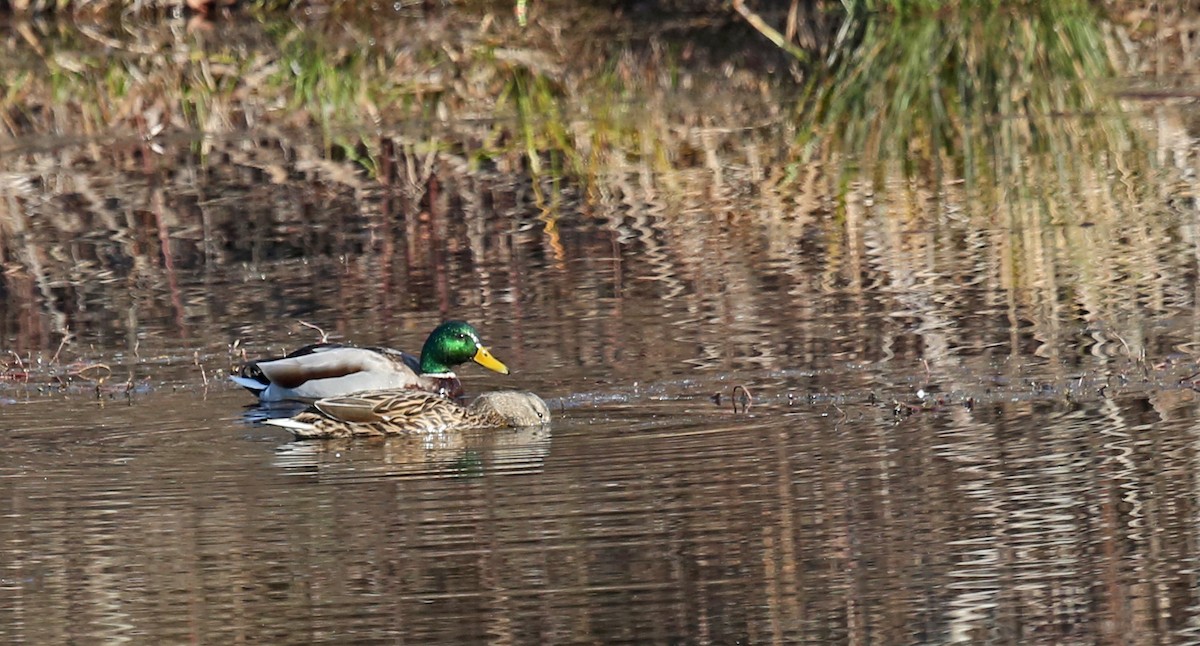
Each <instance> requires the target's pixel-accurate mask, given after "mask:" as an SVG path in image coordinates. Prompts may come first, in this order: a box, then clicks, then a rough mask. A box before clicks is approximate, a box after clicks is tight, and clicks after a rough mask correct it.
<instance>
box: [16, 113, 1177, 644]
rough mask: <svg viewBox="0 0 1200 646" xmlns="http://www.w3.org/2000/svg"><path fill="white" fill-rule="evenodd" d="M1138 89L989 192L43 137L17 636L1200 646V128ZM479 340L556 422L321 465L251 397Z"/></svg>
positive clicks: (29, 220)
mask: <svg viewBox="0 0 1200 646" xmlns="http://www.w3.org/2000/svg"><path fill="white" fill-rule="evenodd" d="M1125 108H1126V109H1127V111H1124V112H1120V113H1117V114H1110V113H1101V114H1099V115H1098V116H1097V115H1095V114H1091V113H1089V114H1088V116H1087V117H1086V118H1084V117H1074V116H1072V115H1071V114H1067V115H1064V116H1062V117H1061V124H1060V125H1061V126H1062V128H1063V130H1064V132H1069V133H1079V132H1083V133H1099V135H1098V136H1097V137H1096V139H1099V140H1104V141H1105V142H1106V144H1105V145H1108V144H1111V145H1113V146H1116V147H1117V148H1114V149H1112V150H1107V149H1106V150H1104V151H1097V150H1095V149H1087V150H1083V151H1081V152H1080V154H1079V155H1078V156H1077V157H1073V158H1071V159H1070V160H1068V161H1069V162H1070V163H1069V164H1067V163H1064V164H1061V165H1056V164H1058V162H1059V161H1062V160H1061V159H1058V158H1054V159H1050V160H1049V161H1047V158H1046V157H1047V156H1046V155H1045V151H1044V150H1041V149H1037V150H1035V149H1036V146H1034V147H1032V148H1030V150H1028V151H1026V152H1027V153H1028V156H1021V155H1017V156H1016V157H1015V158H1014V159H1015V162H1014V165H1013V166H1012V167H1005V168H998V169H994V170H995V173H994V176H986V177H984V178H980V177H972V178H970V181H966V180H960V179H956V178H954V177H945V176H942V175H941V174H940V172H941V170H940V169H939V170H938V171H937V172H935V171H934V170H933V169H926V171H927V172H925V171H922V172H923V174H921V175H920V177H917V178H915V179H914V178H909V177H902V176H901V175H899V174H898V173H897V170H896V169H893V168H880V169H878V170H870V172H868V173H865V174H864V177H865V178H864V179H854V177H853V176H850V175H849V174H848V172H847V174H840V173H842V169H837V168H825V167H822V166H820V165H813V166H811V167H806V168H803V169H801V170H799V171H797V173H798V174H799V175H798V176H797V177H795V178H794V181H793V183H792V184H784V183H782V182H780V183H779V186H775V185H773V184H772V183H770V182H767V181H766V180H765V179H764V177H758V179H757V180H755V179H754V176H753V174H754V172H757V171H756V170H755V168H756V167H755V164H756V163H757V162H756V161H755V160H757V159H758V158H757V157H754V156H753V155H751V152H753V151H748V149H747V150H742V149H739V148H737V146H738V145H739V142H741V141H742V140H743V139H750V138H753V137H759V138H760V139H757V140H756V141H758V142H759V143H761V142H764V141H766V142H769V141H775V142H788V141H791V140H792V138H793V137H794V135H795V133H794V132H791V131H788V130H787V127H786V124H775V125H769V126H763V127H757V126H756V128H754V129H749V130H745V131H741V130H728V129H727V130H703V131H702V132H699V134H697V135H696V136H695V137H694V140H695V141H696V142H700V143H696V146H697V148H695V149H694V150H693V151H692V152H691V153H690V154H691V156H692V157H695V158H696V162H695V166H694V167H692V168H688V169H685V170H683V171H679V172H678V173H677V174H676V175H675V176H673V177H669V178H661V177H658V176H656V175H654V172H655V171H654V169H651V168H649V167H642V166H635V167H629V168H625V169H620V168H617V169H611V170H610V171H605V172H609V173H611V175H605V174H604V173H601V174H600V175H601V176H600V177H597V178H595V179H596V183H597V186H593V187H591V188H592V190H591V192H587V191H582V190H579V191H573V190H570V189H568V190H564V191H561V192H559V191H557V189H556V190H555V191H554V193H555V194H556V195H558V196H559V197H558V198H557V199H558V201H556V202H554V203H553V204H547V203H545V202H543V201H539V199H538V198H536V197H535V196H534V194H533V193H534V192H533V191H532V190H531V189H530V186H529V185H528V184H527V183H523V182H521V181H515V180H512V179H510V178H506V176H505V175H504V174H503V173H499V172H490V173H489V172H480V173H476V174H472V173H470V172H462V171H461V169H463V168H468V165H467V164H466V163H465V162H463V160H462V159H460V158H457V157H453V153H452V152H445V153H444V154H443V157H442V161H443V162H444V163H443V164H442V166H441V167H440V168H441V170H439V171H436V173H440V174H437V176H436V178H435V179H436V180H437V181H432V180H430V181H428V182H427V183H426V185H424V186H422V187H417V189H416V190H413V187H404V186H390V187H389V186H380V185H377V184H375V183H371V182H367V181H363V180H362V177H361V176H359V175H355V174H354V173H346V175H347V176H351V179H346V177H345V176H339V175H337V173H333V172H328V169H329V168H331V167H336V166H337V164H336V163H335V162H334V161H330V160H327V159H322V160H321V163H320V164H313V163H311V162H312V160H311V159H308V158H305V157H304V155H303V154H302V152H303V150H305V148H304V146H307V145H308V144H309V143H310V142H306V141H303V139H304V138H305V135H304V134H303V133H296V134H295V138H296V141H293V140H291V139H289V138H287V137H284V138H282V139H279V138H277V137H279V135H278V134H277V133H276V134H263V135H261V136H259V137H242V138H239V137H237V136H230V137H226V138H221V137H213V138H207V139H205V140H204V141H203V146H200V145H199V143H198V142H195V141H192V140H184V141H175V140H172V139H168V138H163V139H161V140H156V141H155V146H156V148H155V149H154V150H153V151H152V152H151V151H150V149H149V148H147V147H146V146H145V145H144V143H143V142H141V141H140V140H139V141H132V142H130V141H125V140H117V141H116V142H115V143H114V142H113V141H111V140H103V141H102V142H101V144H99V145H98V144H95V143H94V142H93V143H88V142H86V141H85V142H83V143H80V141H79V140H71V141H66V142H55V141H41V140H39V141H37V142H36V144H35V143H34V142H32V141H24V142H20V141H18V142H15V143H14V142H2V143H3V147H0V149H2V150H4V154H3V155H0V198H2V199H0V253H2V257H0V262H2V264H3V269H4V271H3V273H2V275H0V285H2V287H3V292H2V294H3V299H0V344H2V346H0V350H3V355H2V356H0V402H2V403H0V515H2V516H3V522H2V523H0V641H3V642H5V643H21V642H24V643H44V644H64V643H112V642H121V641H130V642H133V643H152V644H157V643H180V642H199V643H213V644H225V643H236V642H246V643H270V644H284V643H297V644H309V643H331V644H345V643H387V644H394V643H415V644H431V643H450V644H462V643H523V644H531V643H590V644H608V643H636V644H643V643H656V644H681V643H712V644H734V643H742V644H760V643H777V644H790V643H819V644H828V643H835V644H863V643H875V644H908V643H972V644H975V643H994V644H1032V643H1045V644H1094V643H1122V644H1125V643H1147V644H1149V643H1155V644H1157V643H1194V642H1197V641H1200V637H1198V635H1197V629H1198V627H1200V585H1198V584H1200V581H1197V577H1198V575H1197V572H1200V550H1198V545H1200V464H1197V453H1198V450H1200V426H1198V424H1197V414H1198V411H1200V405H1198V404H1200V402H1197V397H1198V394H1197V392H1196V390H1195V387H1196V386H1197V383H1198V380H1200V376H1198V375H1200V362H1198V361H1197V359H1198V357H1197V349H1198V348H1200V316H1198V315H1197V311H1198V310H1197V290H1196V279H1197V275H1198V274H1200V271H1198V264H1197V258H1198V257H1200V231H1198V230H1197V224H1196V223H1197V212H1196V207H1195V193H1196V191H1195V190H1194V187H1193V184H1194V178H1195V177H1196V176H1197V175H1196V173H1195V169H1194V168H1192V167H1191V166H1192V165H1194V161H1193V160H1194V159H1195V158H1196V155H1195V154H1194V151H1195V149H1196V140H1195V138H1194V137H1192V136H1191V135H1190V134H1188V131H1187V127H1186V124H1188V123H1194V122H1196V119H1195V117H1196V115H1195V112H1194V109H1192V108H1191V107H1190V106H1187V105H1182V106H1180V105H1151V106H1149V107H1147V106H1145V105H1141V104H1137V105H1132V106H1129V105H1127V106H1125ZM688 123H691V122H690V121H689V122H688ZM1023 123H1024V122H1022V121H1021V120H1019V119H1011V120H1005V121H1003V123H1000V124H998V125H997V127H1012V128H1014V129H1018V130H1019V129H1020V128H1022V127H1023V126H1022V124H1023ZM1040 124H1041V122H1039V127H1040ZM688 127H690V126H681V128H683V129H684V130H686V128H688ZM772 128H778V129H777V130H772ZM1031 129H1032V130H1036V128H1031ZM729 133H735V134H736V136H733V135H730V134H729ZM1114 133H1115V134H1114ZM1017 134H1018V135H1019V134H1020V133H1017ZM1110 135H1111V136H1110ZM290 136H291V135H289V137H290ZM719 136H728V137H729V138H728V139H726V140H723V141H725V148H723V149H722V150H721V153H722V154H723V155H729V156H730V157H738V155H741V154H743V153H744V154H745V157H746V159H745V160H743V161H744V162H745V163H742V164H726V165H723V166H721V167H720V168H715V169H714V168H713V167H711V165H710V164H709V163H708V161H707V160H708V158H706V157H704V155H702V154H700V152H697V151H700V150H701V148H700V146H701V143H703V141H710V140H711V139H712V138H713V137H719ZM314 137H317V136H315V135H314ZM318 138H319V137H318ZM706 138H707V139H706ZM1018 139H1019V137H1018ZM701 140H703V141H701ZM1068 141H1069V139H1068ZM1087 141H1089V142H1091V141H1093V140H1092V139H1087ZM1114 142H1115V143H1114ZM756 145H757V144H756ZM1018 147H1019V146H1018ZM198 149H203V153H204V154H198V153H197V150H198ZM317 149H319V147H318V148H317ZM731 151H732V152H731ZM1039 151H1040V152H1039ZM250 153H254V155H258V156H259V157H254V159H252V160H251V161H247V159H248V158H250V157H253V156H252V155H251V154H250ZM1101 153H1105V154H1101ZM1038 155H1041V157H1039V156H1038ZM1003 156H1004V155H997V157H1003ZM728 158H729V157H722V158H721V159H722V160H727V159H728ZM264 159H265V160H266V161H262V160H264ZM148 160H149V161H148ZM403 161H404V160H400V162H398V163H402V162H403ZM409 161H411V160H409ZM1002 161H1003V160H1001V162H1002ZM1001 162H997V163H998V165H1001V166H1002V163H1001ZM270 164H278V168H277V169H274V171H273V170H272V167H271V166H270ZM306 164H307V165H306ZM863 164H864V165H866V162H863ZM1047 169H1053V172H1050V170H1047ZM758 170H759V171H761V170H762V169H758ZM777 170H778V169H777ZM1006 171H1007V172H1011V173H1015V174H1008V175H1006V174H1005V172H1006ZM781 172H782V171H781ZM772 177H776V175H772ZM746 178H750V180H747V179H746ZM751 180H753V181H751ZM742 181H746V182H749V183H750V184H753V185H754V190H753V191H749V190H746V191H739V190H738V189H736V187H737V186H745V185H747V184H739V183H738V182H742ZM679 186H682V187H683V189H682V190H679V191H676V192H673V191H672V190H668V189H670V188H671V187H679ZM696 186H703V187H705V188H704V191H689V190H688V189H689V187H690V188H695V187H696ZM431 187H433V188H431ZM664 187H666V188H664ZM435 189H436V190H435ZM446 318H465V319H468V320H470V321H472V322H474V323H475V324H476V325H477V327H478V328H479V329H480V331H481V333H482V335H483V337H484V339H485V341H486V342H487V343H488V344H489V345H490V346H491V347H492V349H493V351H494V353H495V354H496V355H497V356H498V357H499V358H500V359H502V360H503V361H505V362H506V363H507V364H508V365H509V366H511V367H512V368H513V369H514V374H512V375H511V376H508V377H502V376H499V375H495V374H492V373H487V372H485V371H484V370H482V369H480V368H478V367H466V368H464V369H463V370H462V371H461V373H460V374H461V375H462V377H463V379H464V382H465V383H466V385H467V388H468V389H469V390H472V391H476V392H477V391H481V390H487V389H493V388H510V387H511V388H522V389H530V390H534V391H536V392H538V393H540V394H541V395H543V396H544V397H545V398H546V399H548V400H549V401H550V402H551V404H552V406H553V409H554V411H555V415H556V419H555V420H554V423H553V424H552V425H551V427H550V428H549V429H539V430H536V431H535V430H505V431H499V432H486V433H466V434H451V435H445V436H438V437H402V438H393V439H389V440H388V441H375V442H365V441H364V442H342V443H323V442H305V443H297V442H292V441H291V440H290V438H289V436H288V435H287V434H286V433H285V432H283V431H281V430H279V429H276V428H274V427H268V426H264V425H262V424H261V420H262V419H263V418H264V417H265V416H267V415H278V414H286V413H287V412H289V411H288V410H283V411H279V410H275V411H264V410H262V409H260V408H258V407H256V406H254V405H253V401H252V399H251V398H250V397H249V395H248V394H247V393H245V392H243V391H240V390H239V389H237V388H235V387H233V386H232V385H230V384H228V383H227V381H226V380H225V375H226V374H227V371H228V370H229V368H230V367H232V366H234V365H236V364H238V363H239V362H241V361H243V360H245V359H246V358H248V357H250V358H253V357H260V356H268V355H272V354H276V353H279V352H283V351H286V350H288V349H291V348H294V347H296V346H299V345H302V344H306V343H310V342H313V341H315V340H317V338H318V336H319V335H318V333H317V332H316V331H315V330H313V329H312V328H310V327H306V326H304V325H301V324H300V322H301V321H304V322H306V323H310V324H312V325H315V326H319V327H320V328H322V329H323V330H324V331H326V332H328V333H329V334H330V335H331V337H332V338H334V339H338V340H347V341H352V342H357V343H363V344H384V345H391V346H395V347H400V348H403V349H408V350H415V349H417V348H419V346H420V344H421V342H422V341H423V340H424V337H425V335H426V334H427V333H428V331H429V330H431V329H432V328H433V327H434V326H435V325H436V324H437V323H438V322H439V321H441V320H443V319H446ZM739 387H742V388H739ZM743 389H744V390H743ZM742 392H748V393H749V397H748V398H745V399H748V401H747V400H745V399H743V398H740V397H739V395H738V394H737V393H742ZM747 404H748V407H747Z"/></svg>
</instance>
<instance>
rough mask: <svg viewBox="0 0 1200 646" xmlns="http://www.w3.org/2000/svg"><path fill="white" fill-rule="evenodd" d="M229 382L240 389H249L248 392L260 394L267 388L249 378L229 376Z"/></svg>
mask: <svg viewBox="0 0 1200 646" xmlns="http://www.w3.org/2000/svg"><path fill="white" fill-rule="evenodd" d="M229 380H230V381H232V382H233V383H235V384H237V385H239V386H241V387H242V388H249V389H250V390H254V391H259V392H261V391H263V390H266V389H267V386H266V385H265V384H263V383H261V382H258V381H255V380H253V379H250V378H249V377H239V376H237V375H229Z"/></svg>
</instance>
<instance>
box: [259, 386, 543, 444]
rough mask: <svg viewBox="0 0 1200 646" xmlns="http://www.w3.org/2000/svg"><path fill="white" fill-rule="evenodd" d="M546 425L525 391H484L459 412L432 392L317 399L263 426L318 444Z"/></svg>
mask: <svg viewBox="0 0 1200 646" xmlns="http://www.w3.org/2000/svg"><path fill="white" fill-rule="evenodd" d="M549 421H550V409H549V408H548V407H547V406H546V402H544V401H542V398H541V397H538V396H537V395H535V394H533V393H530V392H522V391H516V390H504V391H494V392H487V393H483V394H481V395H480V396H478V397H476V398H475V401H473V402H471V405H470V406H467V407H465V408H464V407H463V406H460V405H459V404H457V403H455V402H454V401H453V400H450V399H447V398H445V397H442V396H440V395H435V394H433V393H426V392H421V391H417V390H378V391H371V392H365V393H357V394H354V395H347V396H345V397H329V398H326V399H319V400H317V401H316V402H315V403H314V404H313V406H312V407H311V408H309V409H308V410H306V411H304V412H303V413H300V414H299V415H296V416H295V417H292V418H290V419H289V418H279V419H269V420H267V421H266V423H267V424H272V425H274V426H280V427H283V428H286V429H288V430H289V431H291V432H292V434H293V435H295V436H296V437H297V438H300V439H317V438H346V437H380V436H384V435H401V434H407V433H437V432H441V431H447V430H452V429H465V428H496V427H504V426H537V425H539V424H545V423H547V422H549Z"/></svg>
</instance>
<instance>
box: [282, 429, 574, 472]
mask: <svg viewBox="0 0 1200 646" xmlns="http://www.w3.org/2000/svg"><path fill="white" fill-rule="evenodd" d="M550 440H551V434H550V426H549V425H546V426H526V427H523V428H482V429H467V430H464V431H451V432H449V433H433V434H428V433H419V434H413V435H389V436H387V437H379V438H366V439H353V438H348V439H339V440H322V441H320V442H310V441H299V442H287V443H286V444H283V445H281V446H279V447H278V448H276V450H275V456H274V458H273V459H272V463H273V464H274V465H275V466H276V467H279V468H281V469H284V470H286V471H288V472H291V473H308V474H311V475H315V476H318V477H320V478H321V479H322V480H327V481H331V482H336V481H342V480H347V479H349V480H355V481H361V480H362V479H363V478H370V477H373V476H386V477H397V476H399V477H420V478H428V477H441V476H444V475H452V476H474V475H479V474H480V473H483V472H497V473H537V472H539V471H541V470H542V468H544V466H545V461H546V456H547V455H549V454H550Z"/></svg>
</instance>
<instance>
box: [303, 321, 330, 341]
mask: <svg viewBox="0 0 1200 646" xmlns="http://www.w3.org/2000/svg"><path fill="white" fill-rule="evenodd" d="M297 322H298V323H299V324H300V325H303V326H304V327H307V328H312V329H314V330H316V331H317V332H320V333H321V343H329V335H328V334H326V333H325V330H322V329H321V328H319V327H317V326H315V325H313V324H312V323H309V322H308V321H297Z"/></svg>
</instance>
